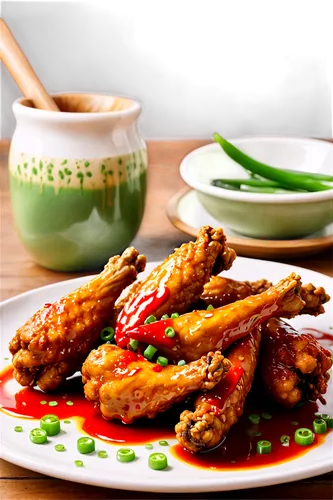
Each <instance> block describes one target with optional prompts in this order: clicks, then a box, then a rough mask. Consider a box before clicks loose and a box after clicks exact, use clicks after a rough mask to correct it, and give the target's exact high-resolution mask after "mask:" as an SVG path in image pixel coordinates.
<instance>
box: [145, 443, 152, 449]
mask: <svg viewBox="0 0 333 500" xmlns="http://www.w3.org/2000/svg"><path fill="white" fill-rule="evenodd" d="M145 448H146V450H153V449H154V446H153V445H152V444H151V443H148V444H145Z"/></svg>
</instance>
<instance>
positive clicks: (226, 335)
mask: <svg viewBox="0 0 333 500" xmlns="http://www.w3.org/2000/svg"><path fill="white" fill-rule="evenodd" d="M278 309H279V307H278V305H277V304H276V303H274V304H271V305H269V306H265V307H263V308H260V307H258V313H256V314H253V315H252V316H251V317H250V318H247V319H244V320H243V321H239V322H238V323H237V326H235V327H232V328H229V329H226V330H225V331H224V332H223V336H222V338H221V339H220V341H219V342H217V343H216V349H221V350H223V351H224V350H225V349H226V348H227V347H229V345H231V344H233V343H234V342H236V340H238V339H241V338H242V337H244V336H245V335H247V334H248V333H249V332H250V331H251V330H252V329H253V328H255V327H256V326H258V325H259V324H260V323H262V321H263V320H265V319H268V318H270V317H271V316H272V315H273V313H274V312H275V311H277V310H278Z"/></svg>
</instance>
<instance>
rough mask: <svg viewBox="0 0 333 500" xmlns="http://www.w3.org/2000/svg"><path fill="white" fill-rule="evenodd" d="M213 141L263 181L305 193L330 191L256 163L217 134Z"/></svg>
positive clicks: (285, 172) (307, 179)
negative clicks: (262, 178) (263, 179)
mask: <svg viewBox="0 0 333 500" xmlns="http://www.w3.org/2000/svg"><path fill="white" fill-rule="evenodd" d="M213 139H214V141H216V142H217V143H218V144H219V145H220V146H221V147H222V149H223V150H224V152H225V153H226V154H227V155H228V156H229V157H230V158H232V159H233V160H234V161H236V162H237V163H238V164H239V165H241V166H242V167H244V168H245V169H246V170H248V171H250V172H252V173H254V174H256V175H260V176H261V177H264V178H265V179H269V180H271V181H276V182H278V183H279V184H280V185H281V186H283V187H285V188H287V189H288V188H291V189H304V190H305V191H326V190H328V189H332V186H329V185H327V184H323V183H322V182H318V181H316V180H314V179H313V178H309V177H308V176H307V177H304V175H302V174H298V173H297V172H296V171H295V172H287V171H286V170H282V169H279V168H275V167H271V166H269V165H266V164H265V163H261V162H259V161H256V160H254V159H253V158H251V157H250V156H248V155H246V154H245V153H243V152H242V151H240V150H239V149H237V148H236V147H235V146H234V145H233V144H231V143H230V142H228V141H226V140H225V139H223V137H221V136H220V135H219V134H217V133H214V134H213Z"/></svg>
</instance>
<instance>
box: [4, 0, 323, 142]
mask: <svg viewBox="0 0 333 500" xmlns="http://www.w3.org/2000/svg"><path fill="white" fill-rule="evenodd" d="M0 3H1V15H2V16H3V17H4V18H5V19H6V21H7V22H8V24H9V25H10V27H11V29H12V30H13V32H14V34H15V35H16V37H17V38H18V40H19V42H20V43H21V45H22V46H23V48H24V50H25V52H26V54H27V56H28V58H29V59H30V60H31V62H32V64H33V66H34V67H35V69H36V71H37V73H38V75H39V76H40V78H41V80H42V81H43V83H44V84H45V86H46V87H47V89H48V90H49V91H50V92H57V91H66V90H81V91H96V92H108V93H119V94H124V95H131V96H133V97H136V98H138V99H139V100H141V102H142V103H143V105H144V112H143V115H142V117H141V120H140V127H141V130H142V132H143V134H144V135H145V136H150V137H152V136H156V137H157V136H173V137H174V136H210V135H211V133H212V131H213V130H218V131H220V132H221V133H222V134H223V135H225V136H227V137H230V136H237V135H253V134H266V133H286V134H292V135H310V136H328V135H330V134H331V132H332V128H331V127H332V81H333V64H332V62H333V57H332V50H333V37H332V30H331V28H330V26H329V24H330V23H329V19H331V14H330V6H329V4H330V2H328V3H326V8H325V3H322V4H320V5H319V4H318V5H319V11H318V12H316V10H314V9H315V8H316V6H314V5H313V4H311V10H309V9H308V7H307V8H306V4H305V3H304V2H302V3H300V7H299V9H296V10H295V12H292V11H291V6H292V4H289V6H288V4H287V7H285V8H283V7H282V6H281V4H279V5H278V6H274V4H271V3H270V4H269V5H270V10H268V7H267V5H268V4H267V3H263V4H261V6H260V5H259V7H260V8H257V9H256V8H255V6H256V4H252V3H251V4H248V3H246V4H242V2H239V3H237V4H233V7H232V6H230V4H228V3H222V2H220V3H212V2H203V1H200V2H198V3H197V4H195V2H194V1H192V2H181V1H180V0H179V1H178V2H177V3H172V2H168V3H164V2H159V3H157V2H154V3H151V4H149V2H147V1H146V2H130V1H127V2H124V1H122V2H121V1H117V2H113V1H108V0H105V1H104V2H100V1H99V0H92V1H83V0H82V1H74V0H67V1H65V0H63V1H61V0H58V1H46V0H40V1H31V0H21V1H17V0H2V1H1V0H0ZM246 7H247V10H246ZM326 21H328V24H327V25H326ZM314 63H315V64H316V65H317V66H316V69H315V68H314V66H313V64H314ZM0 84H1V93H0V106H1V108H0V109H1V111H0V119H1V121H0V127H1V128H0V135H2V136H4V135H11V134H12V133H13V130H14V126H15V123H14V119H13V115H12V111H11V104H12V102H13V100H15V99H16V98H17V97H20V93H19V91H18V90H17V88H16V86H15V84H14V83H13V82H12V80H11V78H10V77H9V75H8V73H7V72H6V70H5V69H4V68H1V73H0Z"/></svg>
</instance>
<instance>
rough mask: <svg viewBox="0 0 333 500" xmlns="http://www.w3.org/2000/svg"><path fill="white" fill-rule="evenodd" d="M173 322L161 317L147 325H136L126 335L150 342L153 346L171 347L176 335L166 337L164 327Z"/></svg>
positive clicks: (173, 344) (174, 342) (174, 343)
mask: <svg viewBox="0 0 333 500" xmlns="http://www.w3.org/2000/svg"><path fill="white" fill-rule="evenodd" d="M173 323H174V322H173V319H162V320H160V321H155V322H154V323H150V324H149V325H141V326H138V327H137V328H134V329H133V330H129V331H128V332H127V333H126V335H128V338H131V339H134V340H138V341H139V342H145V343H146V344H152V345H153V346H155V347H166V348H168V349H172V348H173V347H174V346H175V345H176V337H167V336H166V335H165V329H166V328H167V327H168V326H172V325H173ZM128 338H127V341H128Z"/></svg>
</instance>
